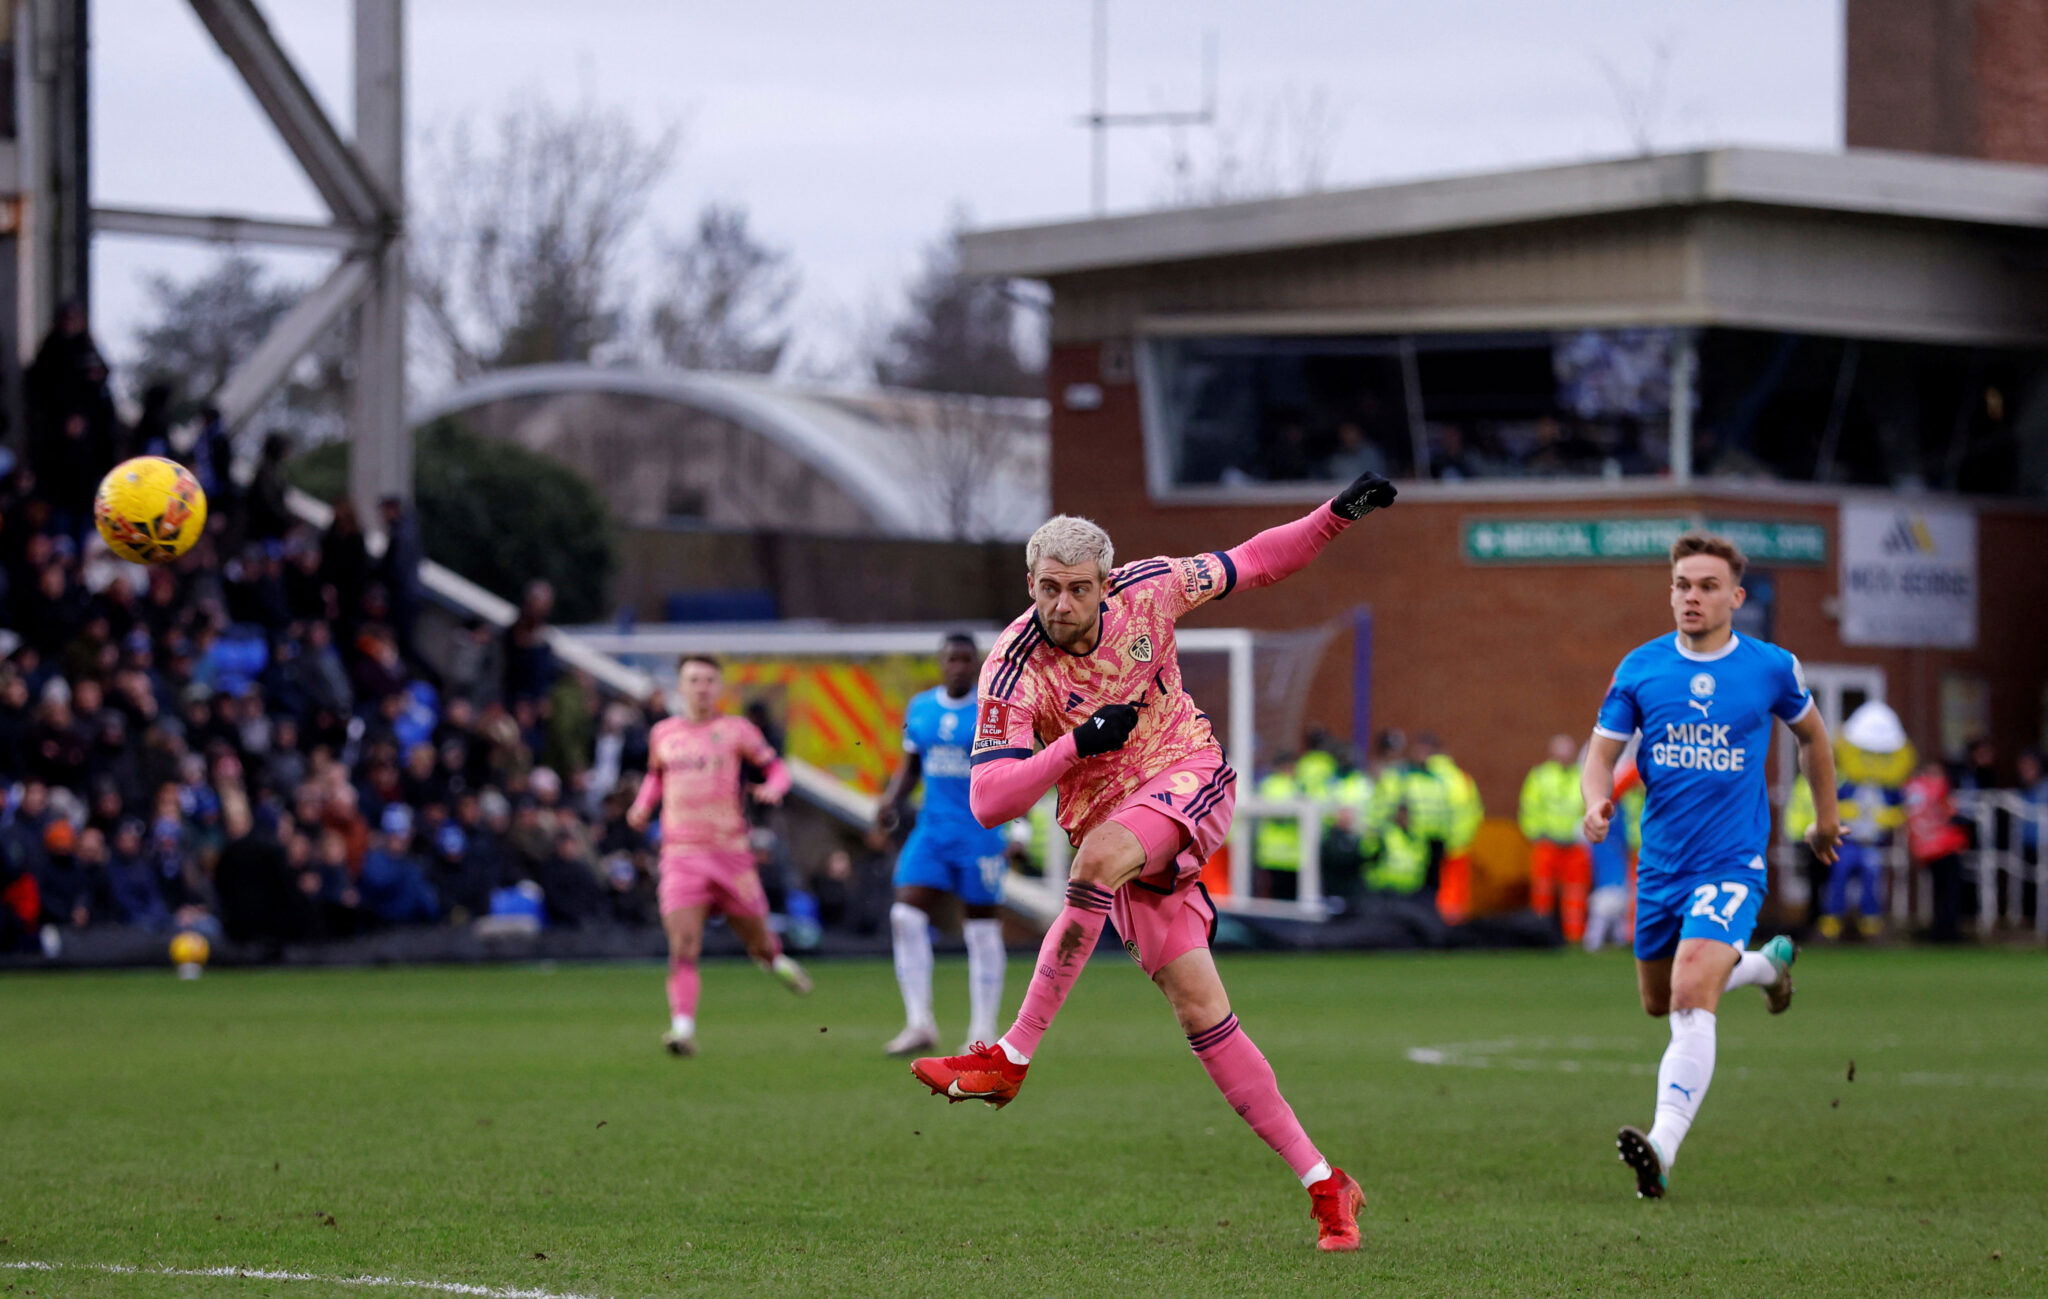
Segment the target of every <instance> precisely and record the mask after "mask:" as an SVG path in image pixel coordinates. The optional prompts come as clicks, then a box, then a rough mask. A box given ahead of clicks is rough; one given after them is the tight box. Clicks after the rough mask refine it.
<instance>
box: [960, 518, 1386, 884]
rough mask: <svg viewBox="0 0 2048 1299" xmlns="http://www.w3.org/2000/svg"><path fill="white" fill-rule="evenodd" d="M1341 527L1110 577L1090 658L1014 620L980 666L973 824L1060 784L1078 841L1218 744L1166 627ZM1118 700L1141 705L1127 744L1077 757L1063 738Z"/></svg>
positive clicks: (1302, 560)
mask: <svg viewBox="0 0 2048 1299" xmlns="http://www.w3.org/2000/svg"><path fill="white" fill-rule="evenodd" d="M1349 526H1350V522H1349V521H1348V520H1346V519H1343V518H1340V517H1339V516H1338V515H1336V514H1335V513H1333V512H1332V511H1331V510H1330V508H1329V506H1327V505H1324V506H1321V507H1319V508H1317V509H1316V511H1315V512H1314V513H1312V514H1309V515H1307V516H1305V517H1303V518H1300V519H1297V520H1295V521H1294V522H1292V523H1285V524H1282V525H1280V526H1279V527H1277V528H1269V529H1267V530H1266V531H1264V532H1261V533H1259V534H1258V535H1257V536H1255V537H1253V538H1251V539H1250V540H1248V541H1246V542H1244V543H1243V544H1242V545H1239V546H1237V547H1235V548H1233V549H1231V550H1228V551H1212V552H1210V553H1208V554H1202V555H1190V556H1185V557H1182V558H1171V557H1167V556H1163V555H1162V556H1155V557H1153V558H1151V559H1141V560H1138V561H1137V562H1136V563H1131V564H1125V565H1123V566H1122V567H1121V568H1118V569H1116V570H1115V571H1114V572H1112V573H1111V574H1110V575H1109V581H1108V583H1107V585H1106V588H1105V594H1104V596H1103V601H1102V626H1101V634H1100V636H1099V637H1098V639H1097V641H1096V644H1095V648H1094V649H1092V650H1090V651H1089V652H1088V653H1086V654H1073V653H1070V652H1068V651H1067V650H1064V649H1061V648H1060V647H1059V646H1057V645H1055V644H1053V642H1052V641H1051V639H1050V638H1048V637H1047V636H1046V634H1045V629H1044V628H1043V627H1042V626H1041V625H1040V624H1039V621H1038V616H1037V613H1036V611H1031V612H1027V613H1025V614H1024V615H1023V616H1022V617H1019V618H1018V619H1017V620H1016V621H1015V622H1013V623H1011V624H1010V625H1009V627H1008V628H1006V629H1005V630H1004V632H1003V634H1002V636H1001V637H999V638H998V639H997V641H996V645H995V648H994V650H992V651H991V652H990V654H989V656H988V660H987V661H986V662H985V663H983V664H982V668H981V683H980V695H981V707H980V711H979V713H978V715H977V718H978V720H977V723H976V726H975V731H974V749H973V757H972V762H973V764H974V766H973V785H972V795H971V796H972V799H973V806H974V814H975V817H976V818H977V819H978V820H980V821H981V822H982V824H984V825H993V824H999V823H1000V822H1002V821H1004V820H1007V819H1009V818H1010V817H1014V816H1020V815H1022V814H1023V813H1024V812H1025V811H1027V810H1028V809H1029V808H1030V806H1031V804H1032V803H1033V802H1035V801H1037V799H1038V797H1039V796H1040V795H1041V794H1043V793H1044V792H1045V790H1046V789H1047V788H1048V787H1050V786H1052V785H1053V784H1054V783H1055V782H1057V784H1058V788H1059V806H1060V811H1059V821H1060V826H1061V827H1062V828H1063V829H1065V830H1066V831H1067V834H1068V836H1069V838H1071V839H1072V841H1073V842H1074V843H1076V844H1078V843H1080V842H1081V840H1082V838H1084V837H1085V836H1086V835H1087V833H1088V832H1089V831H1090V830H1093V829H1094V828H1095V827H1096V826H1098V825H1100V824H1101V823H1102V822H1103V821H1104V820H1106V819H1108V817H1109V815H1110V813H1112V812H1114V811H1115V810H1116V809H1117V807H1118V806H1120V805H1121V804H1122V803H1123V802H1124V801H1126V800H1127V799H1129V798H1130V797H1131V795H1133V794H1135V793H1136V792H1137V791H1138V789H1139V787H1141V786H1142V785H1144V784H1145V783H1146V782H1147V781H1149V780H1151V779H1153V778H1154V777H1156V776H1158V775H1159V774H1160V773H1162V772H1165V771H1168V770H1170V769H1172V768H1173V767H1174V766H1175V765H1176V764H1177V763H1180V762H1182V761H1184V760H1186V759H1187V758H1188V757H1190V756H1192V755H1193V754H1196V753H1199V752H1200V751H1202V750H1203V749H1207V748H1216V747H1218V746H1217V742H1216V734H1215V731H1214V730H1213V729H1212V728H1211V726H1210V724H1209V717H1208V714H1206V713H1204V712H1202V711H1201V709H1199V708H1198V707H1196V705H1195V701H1194V699H1193V698H1192V697H1191V696H1190V695H1189V694H1188V692H1187V691H1186V690H1185V689H1184V688H1183V687H1182V685H1181V672H1180V655H1179V650H1178V646H1177V644H1176V642H1175V640H1174V624H1175V623H1176V622H1177V621H1178V620H1179V619H1180V618H1181V617H1182V616H1183V615H1185V614H1187V613H1189V612H1190V611H1192V610H1194V609H1198V608H1200V607H1201V606H1202V605H1204V604H1207V603H1208V602H1209V601H1211V600H1219V599H1222V598H1223V597H1224V596H1226V595H1229V594H1230V593H1231V591H1232V590H1234V589H1237V588H1239V587H1245V588H1252V587H1261V586H1270V585H1271V584H1273V583H1274V582H1277V581H1279V580H1280V579H1281V578H1283V577H1286V576H1287V575H1289V574H1290V573H1294V572H1297V571H1299V570H1300V569H1302V568H1303V567H1305V566H1306V565H1307V564H1308V562H1309V561H1310V560H1312V559H1314V558H1315V557H1316V555H1317V554H1318V553H1319V552H1321V550H1322V548H1323V547H1324V546H1325V545H1327V544H1328V543H1329V541H1330V539H1331V538H1333V537H1335V536H1336V535H1337V534H1338V533H1339V532H1342V531H1343V530H1344V529H1345V528H1347V527H1349ZM1119 703H1128V704H1136V705H1137V706H1138V726H1137V729H1136V730H1135V731H1133V732H1132V733H1131V737H1130V739H1129V740H1128V741H1126V742H1125V744H1124V746H1123V747H1122V748H1121V749H1118V750H1117V751H1116V752H1114V753H1106V754H1102V755H1100V756H1099V757H1094V758H1088V759H1081V758H1079V757H1078V756H1077V754H1076V753H1075V749H1074V742H1073V740H1072V738H1071V737H1070V733H1071V732H1072V731H1073V729H1074V728H1075V727H1076V726H1078V725H1080V724H1081V723H1082V722H1084V721H1085V720H1087V718H1088V716H1089V715H1090V714H1091V713H1093V712H1094V711H1095V710H1096V709H1098V708H1101V707H1102V706H1103V705H1105V704H1119ZM1039 744H1043V745H1044V746H1045V747H1044V749H1043V750H1042V751H1039V752H1037V753H1035V754H1034V752H1033V749H1034V746H1036V745H1039ZM1189 794H1190V796H1192V797H1195V798H1200V797H1202V796H1203V794H1204V791H1202V790H1200V789H1196V790H1191V791H1189ZM1197 810H1199V809H1197Z"/></svg>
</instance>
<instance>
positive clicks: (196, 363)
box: [129, 249, 352, 441]
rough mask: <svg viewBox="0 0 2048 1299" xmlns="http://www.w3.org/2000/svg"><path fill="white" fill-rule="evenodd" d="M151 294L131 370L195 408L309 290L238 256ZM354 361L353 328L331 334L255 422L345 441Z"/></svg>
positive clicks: (153, 282)
mask: <svg viewBox="0 0 2048 1299" xmlns="http://www.w3.org/2000/svg"><path fill="white" fill-rule="evenodd" d="M145 287H146V290H147V292H148V294H149V300H150V310H151V313H152V314H151V317H150V319H149V320H148V321H147V322H146V323H144V324H142V325H141V326H139V327H138V328H137V329H136V331H135V345H136V354H135V357H134V360H133V361H132V362H131V363H130V365H129V369H131V370H132V371H133V372H134V373H135V374H136V375H137V376H138V377H139V379H140V381H141V383H142V384H144V385H147V384H152V383H165V384H168V385H170V387H171V389H172V391H173V392H175V393H177V394H178V395H179V396H180V397H181V398H182V399H184V400H185V401H188V402H190V401H202V400H204V399H206V398H209V397H211V396H212V395H213V394H214V393H216V392H218V391H219V390H220V388H221V386H222V385H223V384H225V383H226V382H227V380H228V376H229V375H230V374H232V373H234V369H235V367H236V366H237V365H238V364H240V363H241V362H242V361H243V360H245V359H246V358H247V357H248V355H249V354H250V353H251V352H253V351H254V350H255V349H256V347H257V345H258V344H260V343H261V342H262V341H263V339H264V336H265V335H267V334H268V333H269V332H270V327H271V326H272V325H273V324H275V323H276V321H277V319H278V317H280V316H282V315H283V314H284V313H285V312H286V311H288V310H290V309H291V306H292V304H293V303H294V302H296V301H298V299H299V297H300V295H301V294H303V293H304V292H305V290H306V286H305V285H303V284H295V283H293V282H291V281H289V280H285V279H280V278H278V277H277V276H276V275H274V274H273V273H272V272H271V270H270V269H269V268H268V267H266V266H265V265H264V264H263V263H262V262H260V261H258V260H257V259H255V258H254V257H251V256H249V255H248V254H247V253H245V252H242V251H240V250H239V249H235V250H230V251H228V252H226V253H224V254H222V255H221V257H220V260H218V261H217V262H215V263H214V264H213V266H212V268H211V269H209V270H207V271H204V272H202V273H201V274H199V275H196V276H194V277H193V278H191V279H188V280H174V279H172V278H171V277H170V276H168V275H153V276H151V277H150V278H149V280H148V281H147V283H146V286H145ZM351 360H352V353H351V350H350V343H349V334H348V327H343V328H340V329H336V330H332V331H330V332H329V333H328V335H327V336H326V337H324V338H323V339H321V341H320V342H319V343H318V344H316V345H315V346H314V348H313V350H312V352H311V353H310V354H308V355H307V356H306V357H305V358H304V359H303V360H301V361H300V363H299V364H298V365H297V366H295V367H294V368H293V370H292V373H291V375H290V376H289V377H288V378H287V379H286V382H285V385H284V387H283V389H282V391H281V392H280V393H279V394H278V395H277V396H276V397H274V398H273V399H272V400H271V401H270V402H269V403H267V404H266V405H265V407H264V409H263V410H262V411H260V412H259V413H258V415H257V417H256V422H257V423H259V424H268V425H275V424H289V425H290V426H291V427H292V428H293V429H294V431H296V432H297V433H298V434H299V435H300V436H301V437H303V438H307V439H308V440H313V441H318V440H321V439H323V438H326V437H332V436H336V435H338V434H339V433H340V431H341V427H342V419H343V398H344V396H345V394H346V393H347V391H348V383H349V376H350V373H351Z"/></svg>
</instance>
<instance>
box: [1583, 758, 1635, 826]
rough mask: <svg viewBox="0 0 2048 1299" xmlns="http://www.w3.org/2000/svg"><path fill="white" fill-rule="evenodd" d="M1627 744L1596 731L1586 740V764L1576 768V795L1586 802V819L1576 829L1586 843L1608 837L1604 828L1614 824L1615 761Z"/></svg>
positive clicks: (1618, 759)
mask: <svg viewBox="0 0 2048 1299" xmlns="http://www.w3.org/2000/svg"><path fill="white" fill-rule="evenodd" d="M1627 747H1628V741H1626V740H1617V739H1615V738H1614V737H1613V736H1611V735H1602V734H1601V733H1600V732H1598V731H1595V732H1593V738H1592V739H1591V740H1589V741H1587V742H1586V765H1585V766H1583V767H1581V768H1579V796H1580V797H1581V798H1583V799H1584V800H1585V801H1586V819H1585V820H1584V821H1582V822H1581V823H1580V825H1579V828H1580V830H1581V831H1583V832H1584V833H1585V836H1586V842H1587V843H1599V842H1601V841H1602V840H1604V839H1605V838H1607V829H1608V827H1609V826H1610V825H1612V824H1613V823H1614V764H1615V763H1617V762H1619V761H1620V760H1621V751H1622V750H1623V749H1625V748H1627Z"/></svg>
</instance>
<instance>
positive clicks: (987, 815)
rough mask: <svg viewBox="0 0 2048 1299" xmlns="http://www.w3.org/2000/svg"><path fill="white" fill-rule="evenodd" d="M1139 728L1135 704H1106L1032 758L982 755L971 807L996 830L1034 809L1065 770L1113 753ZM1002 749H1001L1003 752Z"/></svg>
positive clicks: (970, 790) (972, 782) (970, 789)
mask: <svg viewBox="0 0 2048 1299" xmlns="http://www.w3.org/2000/svg"><path fill="white" fill-rule="evenodd" d="M1137 726H1138V710H1137V708H1136V707H1134V706H1133V705H1131V704H1105V705H1104V706H1102V707H1101V708H1098V709H1096V710H1095V713H1094V715H1093V716H1091V717H1089V718H1088V719H1087V720H1086V721H1084V722H1082V723H1081V724H1080V725H1079V726H1077V727H1075V728H1074V729H1073V730H1071V731H1068V732H1067V733H1066V734H1065V735H1062V736H1061V737H1060V738H1059V739H1057V740H1054V741H1053V742H1052V743H1051V744H1048V745H1046V746H1045V747H1044V748H1043V749H1040V750H1039V751H1038V752H1037V753H1034V754H1031V755H1030V756H1029V757H1024V756H1021V755H1020V756H996V755H994V754H983V755H981V756H978V757H976V758H975V760H974V772H973V774H972V775H971V776H969V777H968V783H967V805H968V807H970V808H971V809H972V810H973V812H974V819H975V820H977V821H979V822H981V824H982V825H984V826H986V827H987V828H989V829H991V830H993V829H994V828H995V827H997V826H999V825H1001V824H1002V823H1003V822H1005V821H1013V820H1015V819H1016V818H1018V817H1020V816H1023V815H1024V814H1025V813H1027V812H1029V811H1030V810H1031V807H1032V804H1034V803H1036V802H1038V800H1039V799H1041V798H1043V797H1045V791H1046V790H1048V789H1051V788H1052V787H1053V786H1054V785H1056V784H1058V783H1059V779H1060V777H1061V776H1064V775H1065V774H1066V773H1067V768H1069V767H1071V766H1073V765H1074V764H1075V763H1077V762H1080V761H1082V760H1083V759H1085V758H1093V757H1096V756H1098V755H1100V754H1104V753H1112V752H1115V751H1116V750H1118V749H1121V748H1122V747H1123V746H1124V741H1125V740H1128V739H1130V738H1131V732H1132V731H1134V730H1136V729H1137ZM999 752H1000V751H999Z"/></svg>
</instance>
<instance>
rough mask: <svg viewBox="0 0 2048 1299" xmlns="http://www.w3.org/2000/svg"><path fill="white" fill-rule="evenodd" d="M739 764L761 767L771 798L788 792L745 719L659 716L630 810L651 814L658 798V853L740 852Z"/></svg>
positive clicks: (769, 751)
mask: <svg viewBox="0 0 2048 1299" xmlns="http://www.w3.org/2000/svg"><path fill="white" fill-rule="evenodd" d="M742 760H744V761H746V762H750V763H752V764H754V766H756V767H758V768H760V769H761V772H762V775H763V780H762V785H763V787H764V788H766V789H768V790H771V791H773V792H775V793H777V794H780V793H784V792H786V791H787V790H788V789H789V769H788V768H787V767H785V766H783V765H782V759H781V758H780V757H778V756H776V753H775V750H774V749H773V748H771V747H770V746H769V744H768V741H767V739H766V738H765V737H763V736H762V734H761V731H760V728H758V727H756V726H755V725H754V724H753V723H752V722H750V721H748V720H747V719H746V718H744V717H734V716H731V715H729V714H720V715H719V716H717V717H714V718H712V719H711V720H709V721H706V722H693V721H690V720H689V719H688V718H686V717H669V718H665V719H663V720H662V721H659V722H656V723H655V724H654V729H653V731H652V732H651V733H650V734H649V735H648V737H647V779H645V780H644V781H642V782H641V783H640V795H639V797H637V798H635V799H634V800H633V807H634V808H635V810H646V811H652V810H653V809H654V807H655V804H656V800H659V802H660V806H661V844H662V847H663V848H664V849H678V850H681V851H684V852H745V851H747V815H746V805H745V803H744V802H742V797H743V791H742V790H741V789H740V763H741V761H742Z"/></svg>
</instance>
